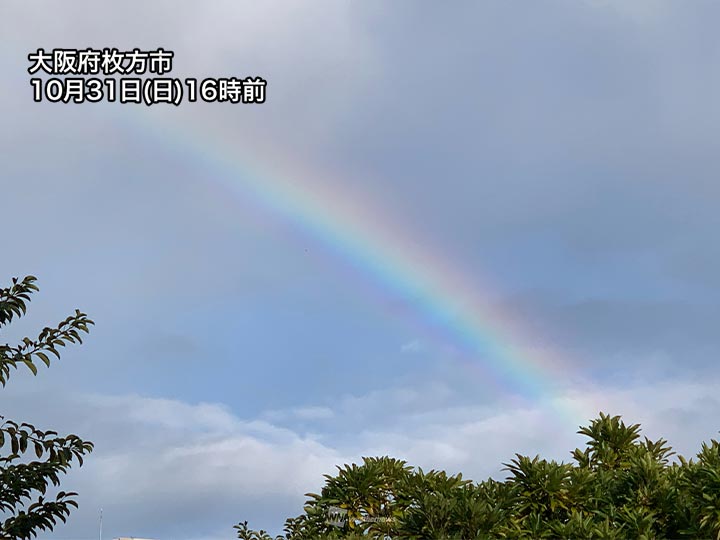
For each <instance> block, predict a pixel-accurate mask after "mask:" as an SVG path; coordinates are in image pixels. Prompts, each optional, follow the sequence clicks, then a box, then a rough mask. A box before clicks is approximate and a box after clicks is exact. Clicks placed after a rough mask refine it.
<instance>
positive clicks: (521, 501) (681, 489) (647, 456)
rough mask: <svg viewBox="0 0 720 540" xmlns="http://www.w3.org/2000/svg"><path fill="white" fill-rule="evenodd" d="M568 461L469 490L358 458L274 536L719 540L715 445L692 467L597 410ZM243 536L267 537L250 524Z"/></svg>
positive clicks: (535, 463)
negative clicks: (583, 440) (582, 443)
mask: <svg viewBox="0 0 720 540" xmlns="http://www.w3.org/2000/svg"><path fill="white" fill-rule="evenodd" d="M578 433H580V434H582V435H584V436H585V437H587V438H588V440H587V443H586V445H585V448H584V449H583V450H580V449H576V450H574V451H573V452H571V455H572V458H573V460H572V462H571V463H558V462H556V461H548V460H545V459H541V458H540V457H539V456H535V457H532V458H531V457H528V456H522V455H519V454H518V455H516V456H515V457H514V458H513V459H511V460H510V462H509V463H506V464H505V470H506V471H507V472H508V476H507V478H506V479H505V480H504V481H496V480H493V479H488V480H485V481H483V482H479V483H475V482H471V481H469V480H466V479H463V477H462V475H461V474H457V475H448V474H447V473H445V472H442V471H435V470H431V471H428V472H425V471H423V470H422V469H419V468H413V467H410V466H408V465H407V463H405V462H404V461H401V460H397V459H393V458H389V457H380V458H363V462H362V464H360V465H356V464H353V465H345V466H343V467H338V472H337V474H336V475H334V476H330V475H326V476H325V485H324V486H323V488H322V490H321V491H320V493H318V494H315V493H308V494H307V497H308V500H307V501H306V503H305V506H304V512H303V514H302V515H300V516H298V517H296V518H290V519H288V520H287V521H286V522H285V534H284V535H283V536H278V537H277V539H292V540H306V539H311V538H328V539H330V538H358V539H359V538H383V539H384V538H407V539H421V538H456V539H472V538H611V539H612V538H714V539H720V443H718V441H716V440H711V441H710V443H703V445H702V449H701V451H700V452H699V453H698V454H697V457H696V458H695V459H691V460H686V459H685V458H683V457H681V456H678V457H677V459H672V457H673V455H674V453H673V452H672V449H671V448H670V447H669V446H668V444H667V442H666V441H665V440H663V439H659V440H657V441H652V440H650V439H648V438H641V435H640V426H639V425H638V424H632V425H627V424H625V423H624V422H623V421H622V419H621V417H619V416H609V415H606V414H603V413H600V416H599V418H597V419H595V420H593V421H591V422H590V425H589V426H587V427H583V428H581V429H580V431H579V432H578ZM236 528H238V537H239V538H243V539H249V540H272V539H271V537H270V536H269V535H267V533H265V532H264V531H260V533H257V532H255V531H252V530H251V529H249V528H248V526H247V522H244V523H243V524H241V525H239V526H236Z"/></svg>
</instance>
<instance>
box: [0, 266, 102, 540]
mask: <svg viewBox="0 0 720 540" xmlns="http://www.w3.org/2000/svg"><path fill="white" fill-rule="evenodd" d="M35 282H36V278H35V277H33V276H27V277H25V278H24V279H22V280H18V279H16V278H15V279H13V280H12V285H11V286H10V287H7V288H3V289H0V330H2V329H3V328H5V327H6V326H7V325H8V324H10V323H11V322H13V321H14V320H16V319H18V318H20V317H22V316H23V315H25V313H26V310H27V304H28V302H29V301H30V295H31V294H33V293H34V292H36V291H37V290H38V287H37V286H36V285H35ZM92 324H93V322H92V321H91V320H90V319H88V318H87V315H85V314H84V313H81V312H80V311H77V310H76V311H75V314H74V315H71V316H70V317H68V318H67V319H65V320H64V321H62V322H60V323H59V324H58V325H57V326H56V327H54V328H50V327H46V328H43V329H42V331H40V333H39V335H38V337H37V338H36V339H30V338H27V337H26V338H23V339H22V340H21V342H20V343H19V344H18V345H13V346H11V345H9V344H7V343H6V344H4V345H0V383H1V384H2V386H3V387H4V386H5V385H6V384H7V382H8V380H9V378H10V375H11V374H12V372H13V370H16V369H18V368H19V367H21V366H25V367H26V368H28V369H29V370H30V371H31V372H32V373H33V375H37V372H38V365H39V364H40V363H42V364H45V365H46V366H48V367H49V366H50V361H51V358H52V357H55V358H57V359H59V358H60V352H59V348H61V347H65V346H66V345H67V344H68V343H82V339H81V337H80V336H81V333H87V332H88V330H89V326H90V325H92ZM92 449H93V444H92V443H91V442H88V441H84V440H82V439H81V438H80V437H78V436H77V435H72V434H71V435H65V436H60V435H59V434H58V433H57V432H55V431H43V430H40V429H36V428H35V427H34V426H32V425H30V424H26V423H17V422H14V421H12V420H10V419H8V418H5V417H4V416H0V537H7V538H14V539H15V538H16V539H28V538H32V537H36V536H37V533H38V532H39V531H49V530H52V529H53V527H54V526H55V525H56V524H57V522H58V520H60V521H63V522H65V521H66V519H67V517H68V515H69V514H70V510H71V508H72V507H77V502H76V500H75V497H76V495H77V494H76V493H74V492H65V491H60V492H58V493H57V494H56V495H55V497H54V498H51V499H46V496H47V491H48V489H49V488H50V487H51V486H55V487H57V486H59V485H60V477H61V476H62V475H63V474H65V473H66V472H67V471H68V469H69V468H70V467H71V466H72V465H73V464H75V463H77V464H78V465H82V463H83V456H85V455H86V454H88V453H90V452H91V451H92Z"/></svg>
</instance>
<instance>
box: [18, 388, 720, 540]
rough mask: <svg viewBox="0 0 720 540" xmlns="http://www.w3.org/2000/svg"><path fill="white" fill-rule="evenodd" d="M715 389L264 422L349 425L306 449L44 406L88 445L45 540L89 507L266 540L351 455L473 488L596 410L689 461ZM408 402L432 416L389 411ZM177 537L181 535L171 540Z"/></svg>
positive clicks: (168, 421)
mask: <svg viewBox="0 0 720 540" xmlns="http://www.w3.org/2000/svg"><path fill="white" fill-rule="evenodd" d="M718 382H720V381H715V380H705V381H690V380H684V381H672V380H667V381H658V382H653V381H647V382H640V383H635V384H633V385H629V386H627V387H599V386H593V387H588V388H585V389H584V390H569V391H566V392H564V393H563V394H562V395H558V396H555V397H554V398H553V399H550V400H547V401H545V402H542V403H528V404H525V405H524V406H523V405H517V404H516V405H514V406H513V405H512V404H509V403H508V404H506V405H505V406H503V405H495V406H493V407H488V406H448V405H447V404H443V392H444V389H443V388H441V387H437V388H435V391H437V392H438V394H439V396H433V395H432V394H433V390H432V389H423V390H422V391H417V390H412V389H388V390H386V391H384V392H379V391H375V392H372V393H371V394H369V395H368V396H358V397H355V398H353V399H351V398H350V397H347V398H346V399H345V400H343V401H342V402H339V403H338V407H337V409H336V410H334V411H331V410H330V409H328V408H327V407H324V406H318V407H312V406H305V407H298V408H295V409H289V410H288V411H287V412H282V411H276V412H275V413H274V414H275V415H276V416H277V418H278V419H280V420H282V421H285V422H287V423H292V420H293V419H294V420H296V421H297V420H305V419H308V418H311V419H317V418H319V419H324V418H328V417H331V416H332V417H333V418H334V419H337V420H338V421H344V420H346V419H349V418H352V419H353V421H352V422H346V423H339V424H337V425H336V426H335V428H336V429H337V431H335V432H329V431H326V432H323V433H321V434H320V435H317V436H307V435H300V434H299V433H298V432H296V431H294V430H293V429H290V428H288V427H279V426H277V425H275V424H273V423H271V422H270V421H268V417H269V416H272V415H268V414H267V413H266V414H264V415H262V416H263V418H264V419H242V418H240V417H238V416H237V415H235V414H234V413H233V412H231V411H230V410H229V409H228V408H227V407H225V406H222V405H219V404H209V403H200V404H189V403H184V402H181V401H176V400H169V399H155V398H147V397H140V396H134V395H128V396H98V395H90V396H77V395H76V396H70V395H61V396H55V397H54V398H53V399H54V402H55V407H54V411H53V412H52V413H51V414H52V415H57V416H58V417H64V418H73V421H72V422H73V424H74V427H80V428H81V429H78V430H77V431H79V432H80V433H81V434H84V435H86V436H89V438H91V439H92V440H93V441H94V442H95V443H96V445H97V449H96V451H95V453H93V455H92V456H91V457H90V458H89V459H88V460H87V465H86V466H85V467H83V468H82V469H79V470H76V471H74V472H73V473H72V474H71V477H70V478H69V479H68V483H67V485H66V486H64V487H68V488H72V489H77V490H78V491H79V492H80V494H81V503H82V504H81V509H80V511H79V512H78V513H77V514H76V515H74V516H73V519H72V520H71V521H70V524H69V525H68V526H66V527H63V528H60V529H58V532H57V535H58V538H66V537H67V535H68V534H75V535H77V536H78V537H82V536H84V535H86V532H87V531H88V530H90V528H91V527H92V526H93V525H92V524H93V523H94V520H95V518H96V511H97V508H99V507H100V506H102V507H103V508H104V509H105V513H106V515H108V516H114V517H115V527H116V531H115V532H117V534H121V533H122V534H125V532H126V531H127V528H125V529H122V527H121V525H122V526H125V527H132V529H133V530H134V531H136V533H137V534H140V533H142V534H147V535H151V534H152V535H156V536H159V537H161V536H163V535H164V536H165V537H169V536H172V537H173V538H199V537H200V536H199V535H202V534H205V535H212V534H214V531H218V530H219V525H222V524H223V523H226V524H227V529H226V530H227V531H229V530H230V527H231V526H232V524H233V523H234V522H236V521H237V520H240V519H249V520H250V521H251V523H252V524H253V526H256V527H264V528H270V529H273V530H279V527H280V526H281V525H282V521H283V519H284V517H287V516H290V515H295V514H297V513H298V512H300V510H301V504H302V502H303V500H304V497H303V495H304V494H305V493H307V492H308V491H314V490H317V489H318V488H319V487H320V485H321V483H322V475H323V474H326V473H332V472H333V471H334V470H335V465H339V464H343V463H347V462H351V461H357V460H359V459H360V457H361V456H364V455H384V454H388V455H392V456H395V457H399V458H403V459H406V460H408V461H409V462H410V463H411V464H414V465H419V466H422V467H423V468H442V469H446V470H448V471H449V472H458V471H460V472H463V473H464V475H465V476H466V477H469V478H473V479H475V480H480V479H483V478H485V477H487V476H489V475H493V476H495V477H503V476H504V473H503V472H502V470H501V467H502V463H503V462H507V461H508V460H509V459H511V458H512V457H513V456H514V454H515V452H520V453H523V454H530V455H534V454H536V453H537V454H540V455H541V456H544V457H548V458H553V459H563V460H568V459H569V458H570V454H569V452H570V451H571V450H572V449H573V448H575V447H577V446H582V444H583V438H582V437H580V436H579V435H577V434H576V433H575V431H576V429H577V427H578V426H575V425H573V424H572V421H569V420H567V418H564V417H563V416H559V415H558V411H560V412H562V411H569V410H576V409H582V410H587V409H588V408H596V409H597V410H603V411H604V412H608V413H612V414H622V415H623V416H624V418H625V419H626V420H627V421H629V422H640V423H641V424H642V426H643V428H644V433H645V434H646V435H648V436H650V437H651V438H658V437H660V436H664V437H666V438H668V439H669V441H670V443H671V444H672V445H673V446H674V447H675V448H676V449H677V450H679V451H680V452H681V453H683V454H685V455H692V454H694V453H695V452H696V451H697V450H698V449H699V447H700V443H701V441H703V440H708V439H709V438H711V437H715V436H716V432H717V429H718V425H717V423H716V420H715V419H716V418H718V417H720V399H718V398H717V396H716V394H717V391H716V390H717V385H718ZM418 396H425V397H427V398H428V400H429V401H430V402H434V403H437V404H438V405H437V406H434V407H429V408H426V409H424V410H423V409H420V408H415V409H413V408H410V409H403V408H402V407H400V408H398V404H400V405H402V404H403V403H407V400H408V399H410V401H411V402H413V400H414V399H415V398H416V397H418ZM13 401H14V403H15V404H16V405H15V406H16V407H20V408H31V409H32V408H33V407H34V408H35V410H36V412H37V411H39V410H40V408H41V406H40V407H39V406H38V405H37V403H36V402H35V401H33V399H32V396H31V397H28V401H27V403H25V404H24V405H22V399H14V400H13ZM32 403H36V404H35V405H32ZM368 404H373V407H372V408H369V407H368ZM378 409H384V410H385V412H386V415H388V416H393V415H394V416H395V418H394V420H393V421H392V425H391V426H390V425H385V426H383V425H379V424H378V423H377V422H376V420H377V416H376V414H377V410H378ZM11 412H17V411H11ZM26 412H28V413H32V411H26ZM31 416H32V414H31ZM342 430H345V432H344V433H343V432H342ZM330 436H332V437H334V439H333V443H332V444H330V443H328V442H327V440H329V437H330ZM340 441H342V442H340ZM148 508H152V509H153V512H150V513H148V511H147V509H148ZM189 509H192V511H191V510H189ZM163 516H173V518H172V519H173V524H174V526H175V527H181V529H177V528H175V529H172V528H171V526H170V524H168V523H165V522H164V519H165V518H164V517H163ZM108 519H110V518H108ZM108 523H109V524H108V533H109V534H114V533H112V532H111V529H110V527H111V526H112V520H111V521H109V522H108ZM182 527H185V531H186V532H185V533H183V534H184V536H183V534H180V533H178V532H177V531H178V530H182ZM121 529H122V530H121ZM217 534H218V536H217V537H216V538H221V537H222V536H223V534H224V535H225V536H226V537H227V534H226V533H217ZM208 538H209V537H208Z"/></svg>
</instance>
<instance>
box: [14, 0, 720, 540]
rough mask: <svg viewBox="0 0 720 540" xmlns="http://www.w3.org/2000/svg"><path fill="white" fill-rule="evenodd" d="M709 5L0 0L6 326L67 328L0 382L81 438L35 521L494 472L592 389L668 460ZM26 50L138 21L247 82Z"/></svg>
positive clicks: (133, 525) (264, 503) (713, 46)
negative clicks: (378, 479)
mask: <svg viewBox="0 0 720 540" xmlns="http://www.w3.org/2000/svg"><path fill="white" fill-rule="evenodd" d="M719 16H720V6H718V5H717V4H716V3H715V2H710V1H707V2H706V1H702V0H697V1H694V2H674V3H670V2H661V1H658V2H650V1H645V0H637V1H634V2H627V1H625V0H572V1H571V0H566V1H560V0H558V1H542V2H540V1H536V2H523V3H521V2H505V1H499V0H498V1H488V2H454V3H452V4H446V3H442V4H441V3H437V2H406V1H401V2H392V3H387V2H376V1H363V2H337V1H335V2H330V1H327V2H325V1H318V2H313V3H306V2H303V3H301V2H285V1H277V2H262V3H259V2H242V3H241V2H229V1H227V2H212V3H209V2H204V3H190V2H169V1H168V2H155V3H152V4H148V3H146V2H139V1H136V2H123V3H114V4H110V3H106V4H100V3H97V2H73V3H46V4H43V6H42V8H40V7H37V6H35V7H31V6H30V5H28V4H27V3H25V2H4V3H3V4H2V8H0V40H1V43H2V47H0V68H1V69H2V71H1V72H2V74H3V77H2V79H0V118H1V119H2V121H1V122H0V201H2V216H3V224H4V234H3V237H2V238H3V241H2V244H3V246H2V247H3V249H2V255H0V279H2V281H3V282H4V283H7V281H8V280H9V279H10V278H11V277H13V276H23V275H27V274H34V275H36V276H38V278H39V285H40V287H41V291H40V293H39V294H37V295H36V296H35V297H34V299H33V302H32V305H31V310H30V311H31V312H30V314H29V315H28V317H26V318H25V319H24V320H22V321H21V322H20V323H18V324H17V325H14V327H13V328H10V329H6V331H5V333H4V335H3V336H2V339H3V340H9V341H12V340H13V339H16V338H18V337H20V336H22V335H25V334H33V333H34V332H36V331H37V330H39V328H41V327H42V326H44V325H45V324H49V323H53V322H55V321H58V320H60V319H62V318H64V317H65V316H66V315H67V314H68V313H69V312H71V310H73V309H74V308H76V307H78V308H81V309H83V310H84V311H86V312H87V313H88V314H90V316H91V317H92V318H93V319H94V320H95V321H96V323H97V326H96V327H95V328H94V329H93V331H92V334H91V336H90V337H89V338H88V340H87V342H86V344H84V345H83V346H81V347H78V348H72V349H69V350H67V352H66V354H65V355H64V357H63V359H62V361H61V362H58V363H56V364H55V365H54V366H52V368H51V369H49V370H43V371H41V373H40V374H39V375H38V377H35V378H34V377H32V376H31V375H30V374H29V373H25V372H19V373H17V374H16V375H13V379H12V381H11V384H10V385H9V386H8V387H7V388H6V389H3V390H2V401H1V402H0V403H1V405H2V411H0V412H2V413H3V414H7V415H9V416H11V417H14V418H16V419H18V420H25V421H30V422H34V423H36V424H38V425H39V426H43V427H47V428H54V429H58V430H65V431H68V432H77V433H79V434H81V435H82V436H84V437H86V438H88V439H90V440H92V441H94V442H95V443H96V451H95V452H94V454H93V455H92V456H91V458H90V459H89V460H88V461H87V465H86V466H85V467H83V468H82V469H80V470H77V471H74V472H73V473H72V474H71V475H70V476H69V477H68V479H67V483H66V484H64V487H65V488H67V489H73V490H76V491H78V492H80V509H79V510H78V511H77V512H76V513H75V514H74V515H73V517H72V519H71V521H70V523H69V524H68V525H66V526H63V527H59V528H58V529H57V530H56V532H55V533H54V534H52V535H46V536H44V537H43V538H53V539H57V540H59V539H70V538H73V539H76V540H84V539H89V538H97V532H98V514H99V510H100V508H103V509H104V536H105V537H106V538H111V537H115V536H120V535H134V536H143V537H149V538H157V539H158V540H162V539H167V540H170V539H179V540H185V539H187V540H191V539H192V540H200V539H207V540H210V539H212V540H215V539H218V540H219V539H222V538H231V537H232V536H233V532H232V525H233V524H234V523H237V522H238V521H240V520H244V519H248V520H249V521H250V524H251V526H253V527H255V528H260V527H263V528H266V529H269V530H271V531H273V532H279V531H280V529H281V527H282V522H283V520H284V518H285V517H287V516H291V515H297V514H298V513H300V511H301V507H302V502H303V500H304V498H303V494H304V493H306V492H309V491H313V490H316V489H317V488H318V487H319V486H320V484H321V480H322V474H324V473H330V472H332V471H333V470H334V466H335V465H336V464H342V463H346V462H350V461H352V460H358V459H359V458H360V457H361V456H363V455H379V454H390V455H393V456H396V457H401V458H405V459H407V460H409V461H410V462H411V463H413V464H417V465H421V466H423V467H428V468H431V467H436V468H446V469H448V470H449V471H451V472H457V471H462V472H463V473H464V474H465V475H466V476H469V477H471V478H475V479H483V478H485V477H487V476H488V475H493V476H495V477H498V478H502V477H503V472H502V471H501V468H502V462H503V461H508V460H509V459H510V458H511V457H512V456H513V454H514V453H515V452H523V453H528V454H533V455H534V454H535V453H540V454H542V455H544V456H547V457H552V458H556V459H568V458H569V451H570V450H571V449H572V448H574V447H575V446H579V445H581V444H582V439H581V438H579V437H578V436H577V435H575V431H576V429H577V427H578V422H579V421H582V420H578V417H581V418H584V419H588V418H589V415H592V414H595V413H596V412H597V411H598V410H604V411H606V412H610V413H614V414H622V415H624V416H625V417H626V418H627V419H628V420H632V421H638V422H641V423H642V424H643V426H645V433H646V434H647V435H649V436H651V437H658V436H664V437H666V438H668V439H669V440H670V442H671V443H672V444H673V445H674V446H675V447H676V448H677V449H679V450H680V451H681V452H683V453H686V454H692V453H693V452H695V451H696V450H697V449H698V448H699V446H700V443H701V441H702V440H704V439H705V440H706V439H709V438H710V437H716V436H717V432H718V429H720V425H719V424H718V421H717V419H718V418H720V400H719V399H718V398H717V395H718V388H719V386H718V385H719V384H720V372H719V370H718V369H717V367H716V359H717V357H718V353H719V352H720V333H718V321H719V320H720V247H719V245H720V244H718V242H717V233H718V230H720V228H719V226H720V212H719V211H718V210H719V209H720V186H719V185H718V173H719V172H720V171H719V167H718V166H719V165H720V148H719V144H718V143H719V141H720V140H719V139H718V136H717V126H718V125H720V106H719V105H718V104H719V103H720V101H719V99H720V39H719V38H718V37H717V24H716V21H717V20H718V17H719ZM38 47H44V48H46V49H52V48H54V47H61V48H70V47H75V48H84V47H95V48H102V47H118V48H119V49H121V50H127V49H132V48H134V47H139V48H141V49H155V48H157V47H164V48H166V49H169V50H172V51H174V52H175V62H174V67H173V72H172V75H173V76H177V77H197V78H201V77H208V76H217V77H223V76H225V77H229V76H236V77H247V76H261V77H263V78H264V79H266V80H267V81H268V90H267V102H266V103H265V104H263V105H255V106H251V105H241V104H238V105H233V104H217V103H216V104H201V103H196V104H189V103H184V104H182V105H181V106H180V107H177V108H175V107H171V106H163V105H158V106H155V107H151V108H148V107H145V106H144V105H143V106H136V105H120V104H106V103H105V104H97V105H91V104H83V105H64V104H49V103H34V102H33V101H32V92H31V87H30V84H29V78H30V76H29V75H28V73H27V68H28V66H29V64H28V61H27V54H28V53H29V52H32V51H35V50H36V49H37V48H38ZM458 283H461V284H462V285H458ZM418 284H419V285H418ZM443 307H444V308H446V309H445V311H443V310H442V309H441V308H443ZM468 314H469V315H468ZM475 315H477V316H475ZM509 362H512V363H514V364H513V365H514V367H513V368H512V369H510V368H508V370H505V368H504V367H503V366H507V365H510V364H508V363H509ZM504 370H505V371H504Z"/></svg>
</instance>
